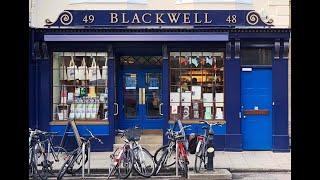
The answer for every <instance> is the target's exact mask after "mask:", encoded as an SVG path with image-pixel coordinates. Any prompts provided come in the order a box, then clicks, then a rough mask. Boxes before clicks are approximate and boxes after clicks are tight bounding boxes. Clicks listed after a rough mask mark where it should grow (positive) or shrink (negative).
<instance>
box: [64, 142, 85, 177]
mask: <svg viewBox="0 0 320 180" xmlns="http://www.w3.org/2000/svg"><path fill="white" fill-rule="evenodd" d="M84 159H85V161H84V165H85V164H86V163H87V161H88V148H85V153H84ZM82 161H83V157H82V151H77V155H75V156H73V160H72V162H71V164H70V168H69V169H68V170H67V173H68V174H75V173H77V172H78V171H80V170H81V169H82Z"/></svg>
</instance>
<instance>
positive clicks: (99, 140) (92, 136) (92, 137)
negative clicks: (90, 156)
mask: <svg viewBox="0 0 320 180" xmlns="http://www.w3.org/2000/svg"><path fill="white" fill-rule="evenodd" d="M86 130H87V131H88V132H89V133H90V136H91V137H90V138H89V140H90V139H95V140H97V141H98V142H99V143H100V144H103V142H102V141H101V139H99V138H97V137H95V136H94V135H93V134H92V132H91V131H90V130H89V129H88V128H86Z"/></svg>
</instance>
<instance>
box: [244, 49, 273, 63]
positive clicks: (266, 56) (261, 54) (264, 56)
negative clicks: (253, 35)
mask: <svg viewBox="0 0 320 180" xmlns="http://www.w3.org/2000/svg"><path fill="white" fill-rule="evenodd" d="M240 59H241V65H272V49H271V48H244V49H241V57H240Z"/></svg>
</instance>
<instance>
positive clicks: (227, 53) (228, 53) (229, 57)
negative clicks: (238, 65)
mask: <svg viewBox="0 0 320 180" xmlns="http://www.w3.org/2000/svg"><path fill="white" fill-rule="evenodd" d="M226 59H227V60H229V59H231V42H227V45H226Z"/></svg>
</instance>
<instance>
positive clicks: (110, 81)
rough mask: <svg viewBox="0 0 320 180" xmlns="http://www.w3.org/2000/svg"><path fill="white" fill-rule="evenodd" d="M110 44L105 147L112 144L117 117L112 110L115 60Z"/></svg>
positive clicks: (114, 100)
mask: <svg viewBox="0 0 320 180" xmlns="http://www.w3.org/2000/svg"><path fill="white" fill-rule="evenodd" d="M113 53H114V52H113V49H112V46H109V52H108V61H107V63H108V120H109V134H110V137H111V138H110V139H109V141H108V142H109V143H108V145H107V146H106V147H110V146H111V147H113V144H114V142H115V139H114V136H115V132H114V130H115V121H116V120H117V119H118V116H115V115H114V113H115V110H114V103H115V102H116V99H115V94H116V92H115V88H114V86H115V84H116V82H115V78H113V77H115V60H114V54H113Z"/></svg>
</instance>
